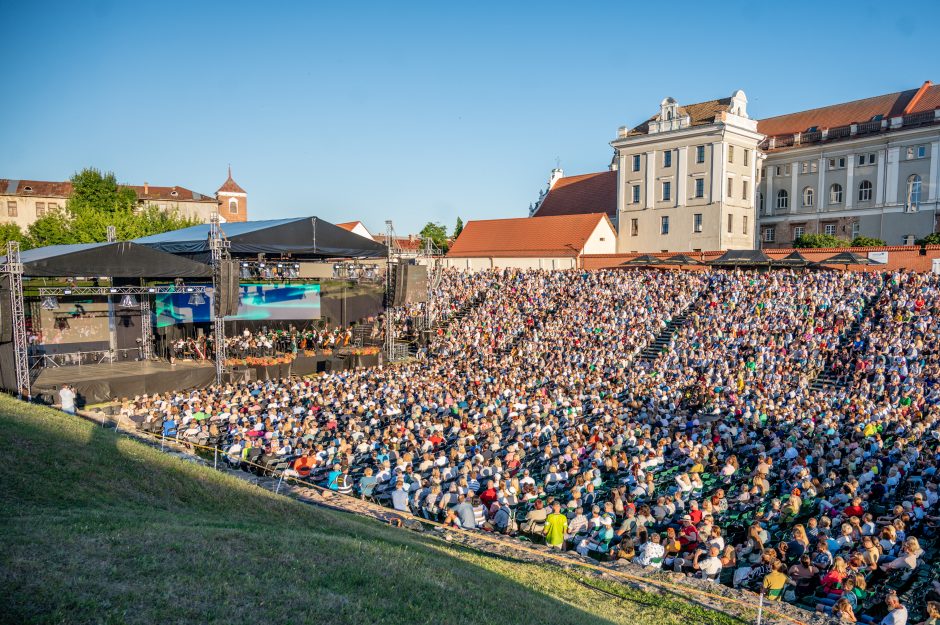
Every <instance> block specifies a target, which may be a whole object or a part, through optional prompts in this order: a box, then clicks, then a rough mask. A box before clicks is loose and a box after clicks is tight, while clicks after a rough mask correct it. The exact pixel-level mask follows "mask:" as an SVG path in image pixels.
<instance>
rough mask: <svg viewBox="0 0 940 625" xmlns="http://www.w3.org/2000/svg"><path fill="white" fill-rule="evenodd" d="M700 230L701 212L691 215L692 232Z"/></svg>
mask: <svg viewBox="0 0 940 625" xmlns="http://www.w3.org/2000/svg"><path fill="white" fill-rule="evenodd" d="M701 231H702V213H695V214H694V215H692V232H701Z"/></svg>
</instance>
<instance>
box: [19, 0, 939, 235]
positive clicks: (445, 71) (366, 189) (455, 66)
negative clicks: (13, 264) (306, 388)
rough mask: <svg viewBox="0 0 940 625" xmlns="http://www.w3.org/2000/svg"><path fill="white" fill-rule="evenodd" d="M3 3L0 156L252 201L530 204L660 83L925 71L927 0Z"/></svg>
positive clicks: (274, 211) (472, 214)
mask: <svg viewBox="0 0 940 625" xmlns="http://www.w3.org/2000/svg"><path fill="white" fill-rule="evenodd" d="M633 4H634V3H630V2H610V3H606V2H585V3H574V2H566V3H554V2H539V3H532V4H530V5H524V4H521V3H519V4H515V3H505V2H504V3H493V4H486V3H482V2H476V3H427V4H419V3H395V4H392V3H389V4H380V3H376V4H373V3H369V2H359V3H355V4H354V3H329V4H325V3H313V2H303V3H301V2H298V3H289V2H267V3H258V2H225V3H221V2H219V3H211V2H172V1H168V2H159V3H157V2H147V3H135V2H115V1H109V0H89V1H88V2H62V3H50V2H43V1H41V0H35V1H32V2H24V1H22V0H21V1H19V2H13V3H11V4H7V5H6V6H5V10H4V17H5V23H6V24H7V26H8V27H7V29H5V35H4V37H3V38H0V59H3V60H4V62H3V67H4V72H3V74H4V97H3V98H2V103H0V119H2V120H3V123H2V127H3V139H4V140H3V144H2V145H3V148H2V149H0V177H3V178H25V179H38V180H63V179H66V178H68V177H69V176H70V175H71V174H72V173H73V172H75V171H77V170H79V169H81V168H83V167H86V166H95V167H98V168H101V169H106V170H111V171H114V172H115V173H116V174H117V176H118V179H119V180H121V181H123V182H128V183H133V184H142V183H143V182H144V181H145V180H146V181H148V182H150V183H151V184H154V185H172V184H177V185H181V186H185V187H188V188H191V189H194V190H196V191H199V192H202V193H213V192H214V191H215V190H216V189H217V188H218V187H219V185H220V184H221V183H222V182H223V181H224V179H225V168H226V166H227V165H228V164H229V163H231V165H232V169H233V173H234V177H235V179H236V180H237V181H238V183H239V184H241V185H242V186H243V187H244V188H245V189H246V190H247V191H248V194H249V214H250V217H251V218H275V217H286V216H298V215H318V216H320V217H322V218H324V219H328V220H331V221H334V222H339V221H350V220H354V219H361V220H362V221H364V222H365V223H366V225H367V226H368V227H369V228H370V229H371V230H373V231H382V230H383V228H384V225H383V224H384V221H385V220H386V219H392V220H393V221H394V222H395V227H396V230H397V231H398V233H399V234H403V233H406V232H414V231H417V230H419V229H420V227H421V225H423V224H424V223H425V222H427V221H428V220H435V221H441V222H443V223H444V224H445V225H447V226H448V228H450V227H452V226H453V223H454V221H455V220H456V217H457V216H458V215H459V216H460V217H462V218H463V219H464V221H467V220H469V219H481V218H497V217H515V216H524V215H526V209H527V207H528V205H529V203H530V202H532V201H533V200H535V198H536V197H537V196H538V191H539V189H540V188H542V187H544V185H545V182H546V180H547V177H548V173H549V171H550V170H551V168H552V167H554V166H555V163H556V158H557V159H558V161H559V162H560V163H561V166H562V167H563V168H564V170H565V173H566V174H576V173H584V172H589V171H600V170H603V169H606V167H607V165H608V164H609V162H610V157H611V150H610V147H609V146H608V142H609V141H610V140H611V139H612V138H613V137H614V136H615V134H616V131H617V128H618V126H621V125H627V124H631V125H632V124H637V123H639V122H641V121H642V120H644V119H645V118H646V117H648V116H649V115H650V114H652V113H653V112H655V110H656V108H657V107H658V104H659V101H660V100H661V99H662V98H663V97H665V96H667V95H670V96H673V97H675V98H676V99H677V100H679V102H680V103H685V102H697V101H701V100H707V99H711V98H716V97H724V96H727V95H730V94H731V92H732V91H734V90H735V89H738V88H741V89H744V90H745V92H746V93H747V95H748V98H749V100H750V104H749V111H750V113H751V115H752V116H757V117H769V116H772V115H777V114H781V113H786V112H792V111H798V110H803V109H807V108H813V107H815V106H822V105H826V104H831V103H836V102H841V101H846V100H851V99H856V98H861V97H867V96H871V95H877V94H881V93H888V92H892V91H897V90H901V89H909V88H913V87H917V86H919V85H920V84H921V83H922V82H923V81H924V80H928V79H930V80H934V81H935V82H936V81H940V48H938V47H937V45H936V34H935V28H936V24H937V18H938V15H940V8H938V7H940V5H937V4H936V2H916V1H911V2H908V3H907V4H905V5H904V8H903V10H900V9H896V8H894V7H893V5H885V4H884V3H883V2H881V3H874V2H857V3H856V2H853V3H835V2H834V3H825V2H818V1H817V2H807V3H802V2H795V1H791V2H788V3H754V2H740V3H738V2H725V3H717V4H711V5H709V4H707V3H706V4H703V3H701V2H696V3H688V4H686V3H683V2H672V3H667V4H660V3H642V4H639V3H638V4H637V6H633Z"/></svg>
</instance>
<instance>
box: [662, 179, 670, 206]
mask: <svg viewBox="0 0 940 625" xmlns="http://www.w3.org/2000/svg"><path fill="white" fill-rule="evenodd" d="M670 199H672V183H671V182H669V181H668V180H666V181H665V182H663V202H668V201H669V200H670Z"/></svg>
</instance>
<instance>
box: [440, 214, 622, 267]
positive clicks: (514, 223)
mask: <svg viewBox="0 0 940 625" xmlns="http://www.w3.org/2000/svg"><path fill="white" fill-rule="evenodd" d="M601 221H607V223H608V224H610V220H609V219H608V218H607V215H605V214H603V213H593V214H587V215H556V216H552V217H520V218H516V219H484V220H478V221H469V222H467V224H466V225H465V226H464V228H463V232H461V233H460V236H459V237H457V240H456V241H454V243H453V245H451V246H450V251H449V252H447V255H448V256H456V257H467V256H469V257H480V256H500V257H520V256H522V257H526V256H576V255H577V254H579V253H580V252H581V251H582V250H583V249H584V244H585V243H586V242H587V240H588V238H589V237H590V236H591V233H593V232H594V229H595V228H597V224H598V223H600V222H601ZM610 227H611V229H613V225H611V226H610Z"/></svg>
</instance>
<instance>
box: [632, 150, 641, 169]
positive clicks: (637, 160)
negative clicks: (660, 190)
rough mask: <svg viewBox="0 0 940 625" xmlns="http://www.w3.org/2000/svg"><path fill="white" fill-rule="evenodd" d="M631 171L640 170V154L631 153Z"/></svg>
mask: <svg viewBox="0 0 940 625" xmlns="http://www.w3.org/2000/svg"><path fill="white" fill-rule="evenodd" d="M633 171H640V155H639V154H634V155H633Z"/></svg>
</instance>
